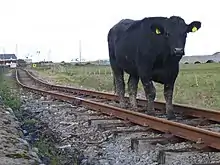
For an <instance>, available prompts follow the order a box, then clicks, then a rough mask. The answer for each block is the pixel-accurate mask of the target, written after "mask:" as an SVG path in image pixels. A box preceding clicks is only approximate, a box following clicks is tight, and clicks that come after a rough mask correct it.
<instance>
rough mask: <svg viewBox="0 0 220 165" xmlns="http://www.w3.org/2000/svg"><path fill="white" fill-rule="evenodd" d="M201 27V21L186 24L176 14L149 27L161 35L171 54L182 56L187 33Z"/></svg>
mask: <svg viewBox="0 0 220 165" xmlns="http://www.w3.org/2000/svg"><path fill="white" fill-rule="evenodd" d="M200 27H201V22H199V21H193V22H191V23H190V24H188V25H187V24H186V23H185V21H184V20H183V19H182V18H180V17H176V16H172V17H170V18H169V19H167V21H166V23H165V24H163V25H158V24H157V25H152V27H151V29H152V30H153V32H154V33H155V34H157V35H163V36H164V37H165V38H166V40H167V44H168V46H169V48H170V51H171V52H170V53H171V55H175V56H183V55H184V54H185V51H184V49H185V43H186V37H187V33H189V32H196V31H197V30H198V29H200Z"/></svg>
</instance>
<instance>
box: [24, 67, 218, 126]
mask: <svg viewBox="0 0 220 165" xmlns="http://www.w3.org/2000/svg"><path fill="white" fill-rule="evenodd" d="M24 71H25V72H26V73H27V74H28V75H29V76H30V77H31V78H32V79H33V80H34V81H36V82H37V83H40V84H42V85H44V86H47V87H49V88H50V89H52V90H59V91H63V92H66V93H71V94H77V95H81V97H86V96H92V97H96V98H102V99H106V100H105V101H115V102H118V100H119V98H118V96H117V95H114V94H111V93H106V92H98V91H93V90H85V89H79V88H73V87H66V86H61V85H53V84H48V83H46V82H44V81H41V80H39V79H38V78H36V77H35V76H34V75H33V74H32V73H31V72H29V71H28V70H24ZM126 99H127V101H128V99H129V98H128V97H126ZM102 101H103V100H102ZM137 102H138V106H139V107H140V109H143V106H145V104H146V100H145V99H137ZM154 104H155V109H156V110H160V113H159V114H161V111H162V112H163V114H162V115H164V114H165V103H164V102H160V101H155V103H154ZM174 110H175V112H176V113H178V114H180V115H181V116H182V115H184V116H186V117H188V116H191V117H196V118H200V119H201V120H210V121H215V122H220V110H212V109H205V108H197V107H192V106H187V105H181V104H174Z"/></svg>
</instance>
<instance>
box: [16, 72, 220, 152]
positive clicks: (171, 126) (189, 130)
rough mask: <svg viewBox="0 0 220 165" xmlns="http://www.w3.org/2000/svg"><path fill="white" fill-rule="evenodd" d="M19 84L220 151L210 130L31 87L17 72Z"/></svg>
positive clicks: (218, 137) (219, 141)
mask: <svg viewBox="0 0 220 165" xmlns="http://www.w3.org/2000/svg"><path fill="white" fill-rule="evenodd" d="M16 80H17V83H18V84H19V85H20V86H22V87H23V88H26V89H29V90H31V91H32V92H34V93H40V94H46V95H51V96H52V97H55V98H56V99H60V100H64V101H68V102H71V103H78V104H79V105H82V106H85V107H88V108H89V109H92V110H95V111H99V112H101V113H103V114H107V115H110V116H114V117H116V118H119V119H123V120H127V121H130V122H132V123H135V124H138V125H142V126H149V127H150V128H152V129H154V130H158V131H161V132H165V133H170V134H173V135H175V136H177V137H181V138H184V139H187V140H190V141H194V142H200V143H203V144H205V145H207V146H209V147H211V148H215V149H218V150H220V133H217V132H212V131H209V130H205V129H201V128H197V127H193V126H189V125H185V124H181V123H177V122H173V121H169V120H165V119H162V118H156V117H153V116H149V115H146V114H143V113H139V112H134V111H129V110H125V109H122V108H118V107H114V106H110V105H107V104H103V103H98V102H94V101H90V100H86V99H83V98H79V97H75V96H71V95H66V94H60V93H56V92H51V91H45V90H42V89H38V88H33V87H29V86H27V85H25V84H22V83H21V82H20V80H19V77H18V71H17V70H16Z"/></svg>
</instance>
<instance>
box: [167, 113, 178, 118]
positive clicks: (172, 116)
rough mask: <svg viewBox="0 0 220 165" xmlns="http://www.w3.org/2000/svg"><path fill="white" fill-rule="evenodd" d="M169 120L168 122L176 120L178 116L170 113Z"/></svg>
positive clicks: (168, 114)
mask: <svg viewBox="0 0 220 165" xmlns="http://www.w3.org/2000/svg"><path fill="white" fill-rule="evenodd" d="M167 119H168V120H175V119H176V115H175V114H174V113H173V112H168V113H167Z"/></svg>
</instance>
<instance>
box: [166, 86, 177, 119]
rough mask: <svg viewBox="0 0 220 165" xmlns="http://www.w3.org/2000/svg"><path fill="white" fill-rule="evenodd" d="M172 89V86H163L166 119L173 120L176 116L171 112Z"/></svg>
mask: <svg viewBox="0 0 220 165" xmlns="http://www.w3.org/2000/svg"><path fill="white" fill-rule="evenodd" d="M173 87H174V85H173V84H172V85H171V84H164V98H165V100H166V114H167V119H169V120H171V119H175V118H176V116H175V114H174V111H173V104H172V100H173Z"/></svg>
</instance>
